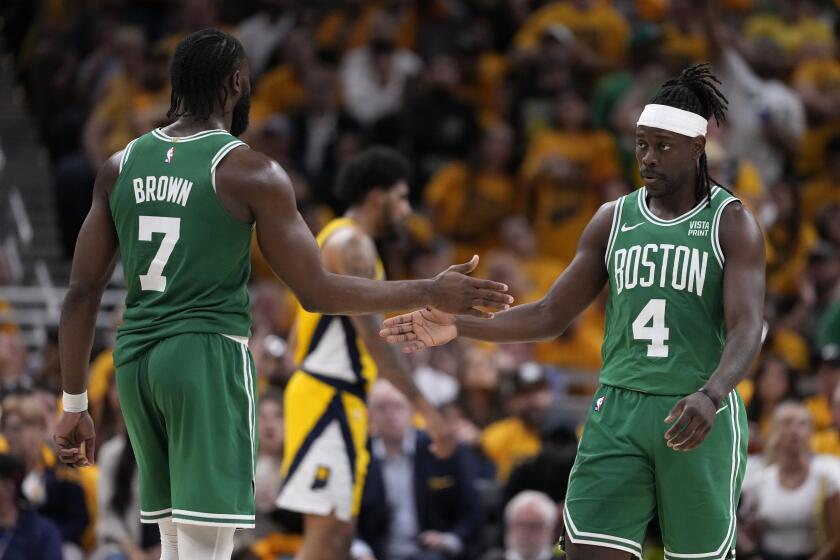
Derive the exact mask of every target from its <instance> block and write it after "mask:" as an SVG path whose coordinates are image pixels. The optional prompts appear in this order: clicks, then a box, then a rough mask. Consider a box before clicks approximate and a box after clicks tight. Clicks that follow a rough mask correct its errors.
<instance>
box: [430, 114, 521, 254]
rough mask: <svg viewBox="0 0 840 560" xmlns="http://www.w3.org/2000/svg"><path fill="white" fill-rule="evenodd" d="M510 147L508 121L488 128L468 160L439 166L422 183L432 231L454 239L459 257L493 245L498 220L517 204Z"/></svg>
mask: <svg viewBox="0 0 840 560" xmlns="http://www.w3.org/2000/svg"><path fill="white" fill-rule="evenodd" d="M512 148H513V132H512V131H511V129H510V128H509V127H508V126H507V125H499V126H496V127H494V128H491V129H490V130H487V131H486V132H485V133H484V134H483V136H482V139H481V143H480V144H479V146H478V147H477V148H476V149H475V150H474V152H475V153H474V155H473V157H472V158H471V159H470V160H469V161H465V162H462V161H454V162H452V163H449V164H447V165H444V166H443V167H442V168H441V169H440V170H438V172H437V173H435V174H434V175H433V176H432V179H431V180H430V181H429V184H428V185H427V187H426V191H425V199H426V206H427V208H428V209H429V213H430V215H431V218H432V223H433V224H434V228H435V231H436V232H438V233H440V234H442V235H445V236H447V237H449V238H450V239H452V240H453V241H454V243H455V260H456V261H458V262H460V259H461V258H462V257H463V256H465V255H466V257H467V259H469V258H470V257H471V256H472V255H474V254H476V253H481V252H484V251H486V250H488V249H490V248H491V247H493V246H495V245H496V244H497V242H498V236H497V231H498V227H499V223H500V222H501V221H502V220H503V219H504V218H505V217H507V216H509V215H510V214H511V213H513V212H514V211H515V210H516V208H517V206H520V203H519V202H518V200H517V193H516V191H515V188H514V184H513V178H512V177H511V174H510V171H509V166H510V161H511V156H512Z"/></svg>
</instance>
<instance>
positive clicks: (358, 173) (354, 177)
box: [333, 146, 409, 207]
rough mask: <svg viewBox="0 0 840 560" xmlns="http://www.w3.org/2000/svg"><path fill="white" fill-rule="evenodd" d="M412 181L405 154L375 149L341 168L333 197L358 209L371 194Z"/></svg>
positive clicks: (368, 150) (363, 153)
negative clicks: (377, 190)
mask: <svg viewBox="0 0 840 560" xmlns="http://www.w3.org/2000/svg"><path fill="white" fill-rule="evenodd" d="M408 179H409V165H408V160H406V159H405V157H404V156H403V155H402V154H400V153H399V152H398V151H396V150H393V149H391V148H385V147H382V146H374V147H372V148H368V149H366V150H364V151H363V152H361V153H360V154H358V155H356V156H353V157H352V158H350V160H348V161H347V163H345V164H344V165H343V166H342V167H341V171H339V174H338V181H337V182H336V185H335V189H334V191H333V194H334V195H335V197H336V198H337V199H338V200H339V201H341V202H342V203H343V204H345V205H346V206H348V207H349V206H356V205H358V204H361V203H362V202H363V201H364V199H365V197H366V196H367V194H368V193H369V192H370V191H372V190H374V189H377V188H381V189H387V188H390V187H391V186H393V185H394V183H397V182H398V181H408Z"/></svg>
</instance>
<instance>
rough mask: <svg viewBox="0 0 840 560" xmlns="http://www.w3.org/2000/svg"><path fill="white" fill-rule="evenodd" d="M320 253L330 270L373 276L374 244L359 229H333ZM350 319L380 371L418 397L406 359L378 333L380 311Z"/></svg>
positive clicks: (412, 398)
mask: <svg viewBox="0 0 840 560" xmlns="http://www.w3.org/2000/svg"><path fill="white" fill-rule="evenodd" d="M323 254H324V264H325V265H326V268H327V270H329V271H331V272H336V273H338V274H343V275H346V276H355V277H359V278H371V279H373V278H374V277H375V273H376V268H375V267H376V247H375V246H374V244H373V242H372V241H371V240H370V239H369V238H368V237H367V236H365V235H364V234H363V233H361V232H359V231H352V230H350V229H347V230H344V231H341V232H336V233H335V234H333V236H332V238H331V239H330V240H329V241H328V242H327V243H326V245H325V246H324V249H323ZM350 320H351V321H352V322H353V326H354V327H356V331H357V332H358V333H359V336H360V337H361V338H362V340H363V341H364V343H365V346H366V347H367V349H368V351H369V352H370V354H371V356H373V359H374V360H375V361H376V365H377V366H378V368H379V371H380V372H381V373H382V374H383V375H384V376H385V377H386V378H387V379H388V380H389V381H391V382H392V383H393V384H394V385H395V386H396V387H397V389H399V390H400V391H401V392H402V393H403V394H404V395H405V396H406V397H408V399H409V400H410V401H411V403H412V404H415V405H416V404H417V400H418V399H422V398H423V397H422V395H421V394H420V391H419V390H418V389H417V386H416V385H415V384H414V380H413V378H412V375H411V367H410V366H409V364H408V360H407V359H406V358H405V357H404V356H402V355H401V354H400V353H399V352H398V351H397V349H396V348H394V347H393V346H391V345H390V344H388V343H386V342H385V341H384V340H382V339H381V338H380V337H379V328H380V325H381V324H382V315H380V314H376V313H374V314H372V315H358V316H354V317H352V318H351V319H350ZM423 400H424V401H425V399H423Z"/></svg>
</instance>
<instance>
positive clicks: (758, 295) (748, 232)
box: [704, 203, 765, 402]
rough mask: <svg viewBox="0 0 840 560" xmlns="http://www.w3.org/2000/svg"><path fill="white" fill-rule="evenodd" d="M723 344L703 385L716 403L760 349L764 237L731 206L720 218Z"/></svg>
mask: <svg viewBox="0 0 840 560" xmlns="http://www.w3.org/2000/svg"><path fill="white" fill-rule="evenodd" d="M720 245H721V249H723V254H724V256H725V257H726V261H725V265H724V269H723V308H724V314H725V317H726V344H725V346H724V347H723V355H722V356H721V358H720V363H719V364H718V367H717V369H716V370H715V372H714V373H713V374H712V376H711V377H710V378H709V381H707V382H706V385H705V386H704V388H705V389H706V390H708V391H709V392H710V393H711V394H712V396H713V397H715V398H716V399H717V401H718V402H720V401H721V400H723V398H724V397H725V396H726V395H727V394H729V393H730V392H731V391H732V390H733V389H734V388H735V387H736V386H737V385H738V383H740V382H741V380H742V379H743V378H744V376H745V375H746V374H747V372H748V371H749V369H750V366H751V365H752V362H753V360H754V359H755V357H756V355H758V351H759V349H760V348H761V329H762V325H763V317H764V279H765V274H764V236H763V235H762V234H761V229H760V228H759V226H758V223H756V221H755V218H754V217H753V216H752V214H750V212H749V210H747V209H746V208H744V207H743V206H742V205H740V204H738V203H733V204H730V205H729V206H728V207H727V208H726V209H725V210H724V211H723V215H722V216H721V219H720Z"/></svg>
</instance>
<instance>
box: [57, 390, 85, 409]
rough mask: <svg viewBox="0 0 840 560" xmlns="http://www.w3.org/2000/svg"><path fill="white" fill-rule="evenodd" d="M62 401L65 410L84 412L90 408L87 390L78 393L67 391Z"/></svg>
mask: <svg viewBox="0 0 840 560" xmlns="http://www.w3.org/2000/svg"><path fill="white" fill-rule="evenodd" d="M61 402H62V408H63V409H64V412H84V411H85V410H87V409H88V395H87V391H85V392H84V393H80V394H78V395H71V394H70V393H68V392H67V391H65V392H64V397H63V398H62V399H61Z"/></svg>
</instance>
